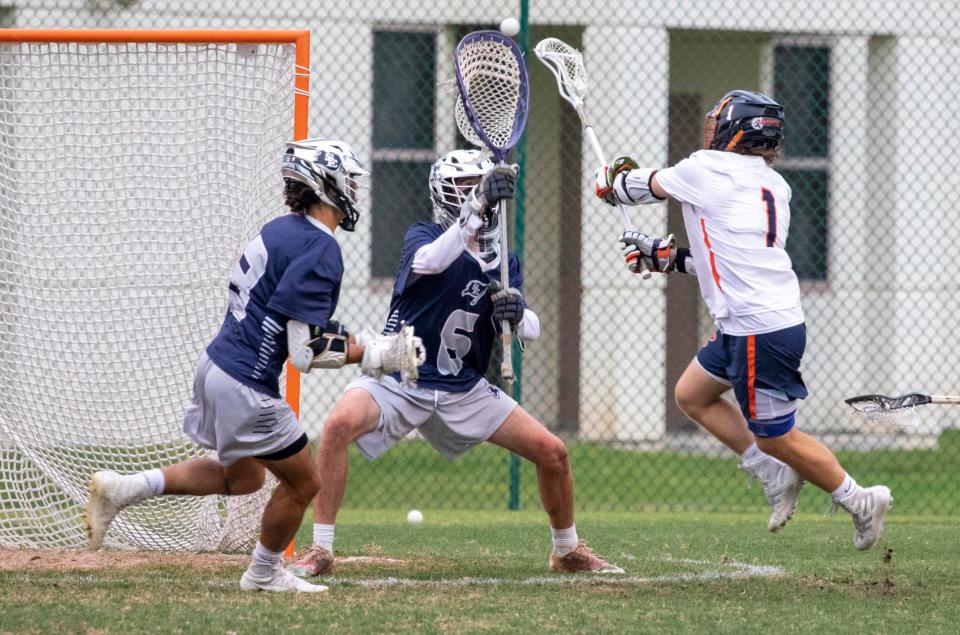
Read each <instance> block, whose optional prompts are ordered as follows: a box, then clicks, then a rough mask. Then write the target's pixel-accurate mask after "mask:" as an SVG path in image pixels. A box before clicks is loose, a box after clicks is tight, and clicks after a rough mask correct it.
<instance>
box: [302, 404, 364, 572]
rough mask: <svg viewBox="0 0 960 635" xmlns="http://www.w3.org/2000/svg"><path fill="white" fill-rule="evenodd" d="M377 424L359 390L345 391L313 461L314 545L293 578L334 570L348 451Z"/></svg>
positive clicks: (327, 425) (308, 550)
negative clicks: (316, 483) (316, 486)
mask: <svg viewBox="0 0 960 635" xmlns="http://www.w3.org/2000/svg"><path fill="white" fill-rule="evenodd" d="M379 420H380V406H378V405H377V402H376V401H374V399H373V397H371V396H370V393H368V392H367V391H365V390H361V389H354V390H348V391H347V392H346V393H345V394H344V395H343V397H341V398H340V399H338V400H337V403H336V405H335V406H334V407H333V411H332V412H331V413H330V416H329V417H327V421H326V422H325V423H324V427H323V435H322V436H321V437H320V443H319V444H318V446H317V454H316V461H315V462H316V465H317V476H318V481H319V490H318V491H317V495H316V498H314V501H313V523H314V525H313V532H314V536H313V544H312V545H311V546H310V547H308V548H307V549H305V550H303V551H302V552H300V553H298V554H297V557H296V558H295V559H294V562H293V564H291V565H290V571H291V572H293V573H294V574H296V575H298V576H315V575H321V574H324V573H328V572H330V571H332V570H333V567H334V557H333V537H334V527H335V523H336V522H337V512H338V511H339V510H340V505H341V503H343V494H344V492H345V491H346V489H347V448H349V447H350V444H351V443H353V442H354V441H356V440H357V439H359V438H360V437H361V436H363V435H364V434H366V433H367V432H370V431H372V430H375V429H376V428H377V424H378V422H379Z"/></svg>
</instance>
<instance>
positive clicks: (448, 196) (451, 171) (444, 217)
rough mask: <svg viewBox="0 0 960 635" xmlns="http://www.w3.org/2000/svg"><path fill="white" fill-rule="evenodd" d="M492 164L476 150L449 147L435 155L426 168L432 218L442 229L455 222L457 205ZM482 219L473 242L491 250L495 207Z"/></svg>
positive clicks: (496, 236) (495, 238)
mask: <svg viewBox="0 0 960 635" xmlns="http://www.w3.org/2000/svg"><path fill="white" fill-rule="evenodd" d="M493 168H494V164H493V162H492V161H491V160H490V159H489V158H487V157H486V156H484V155H483V154H482V153H481V152H480V151H479V150H453V151H452V152H448V153H446V154H445V155H443V156H442V157H440V158H439V159H437V161H436V162H435V163H434V164H433V166H432V167H431V168H430V198H431V200H432V201H433V218H434V221H435V222H436V223H438V224H439V225H440V226H442V227H443V228H444V229H446V228H448V227H450V226H451V225H453V224H454V223H456V222H458V221H459V219H460V208H461V207H463V204H464V203H465V202H466V201H467V199H468V198H469V197H470V194H471V192H473V190H474V188H475V187H477V185H478V184H479V183H480V180H481V179H482V178H483V175H484V174H486V173H487V172H489V171H490V170H492V169H493ZM483 221H484V222H483V226H482V227H481V228H480V230H479V231H478V232H477V242H478V243H479V245H480V251H482V252H492V251H494V250H495V249H496V247H497V245H499V243H500V226H499V219H498V217H497V214H496V211H493V212H489V211H487V212H485V213H484V219H483Z"/></svg>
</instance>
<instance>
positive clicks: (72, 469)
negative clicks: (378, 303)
mask: <svg viewBox="0 0 960 635" xmlns="http://www.w3.org/2000/svg"><path fill="white" fill-rule="evenodd" d="M295 73H296V66H295V47H294V45H293V44H258V45H249V44H239V45H238V44H157V43H91V44H86V43H22V42H20V43H0V546H5V547H17V546H19V547H42V548H52V547H57V548H70V547H80V546H83V545H84V544H85V542H86V536H85V534H84V530H83V523H82V509H83V504H84V503H85V502H86V499H87V495H88V490H87V487H88V481H89V477H90V474H91V473H92V472H94V471H96V470H102V469H111V470H115V471H117V472H121V473H132V472H136V471H139V470H143V469H147V468H151V467H159V466H161V465H164V464H170V463H173V462H177V461H181V460H183V459H186V458H188V457H191V456H195V455H198V454H201V453H202V451H201V450H199V448H197V447H196V446H194V445H193V444H192V443H191V442H190V441H189V440H188V439H187V438H186V437H185V436H184V435H183V433H182V432H181V422H182V415H183V410H184V407H185V406H186V404H187V403H188V402H189V400H190V396H191V390H192V376H193V369H194V365H195V363H196V361H197V358H198V356H199V354H200V352H201V351H202V350H203V348H204V346H205V345H206V344H207V343H208V342H209V340H210V339H211V338H212V337H213V336H214V335H215V334H216V332H217V329H218V327H219V325H220V322H221V320H222V318H223V315H224V311H225V310H226V303H227V286H226V285H227V277H228V275H229V272H230V270H231V268H232V266H233V264H234V261H235V258H236V257H237V255H238V254H239V253H240V250H241V249H242V247H243V245H244V244H245V242H246V241H247V240H248V239H249V238H251V237H252V235H253V234H255V232H256V231H257V229H258V228H259V226H260V225H262V224H263V223H264V222H265V221H267V220H268V219H269V218H271V217H273V216H275V215H276V214H278V213H280V212H281V211H282V210H283V207H282V196H281V194H282V183H281V180H280V177H279V169H280V168H279V166H280V158H281V156H282V152H283V144H284V142H285V141H287V140H288V139H290V138H291V137H292V133H293V103H294V79H295ZM268 493H269V492H268V491H266V490H264V491H261V492H260V493H258V494H255V495H252V496H245V497H237V498H229V499H228V498H225V497H216V496H213V497H206V498H190V497H161V498H157V499H152V500H150V501H148V502H146V503H144V504H142V505H140V506H137V507H134V508H131V509H128V510H126V511H124V512H123V513H122V514H121V515H120V516H119V517H118V518H117V520H116V521H115V522H114V524H113V526H112V528H111V530H110V532H109V534H108V536H107V541H106V544H107V545H109V546H113V547H119V548H141V549H163V550H221V551H237V550H244V549H247V548H248V547H249V546H250V545H251V544H252V540H253V538H254V537H255V535H256V534H257V532H258V528H259V515H260V511H261V509H262V506H263V504H264V503H265V500H266V497H267V495H268Z"/></svg>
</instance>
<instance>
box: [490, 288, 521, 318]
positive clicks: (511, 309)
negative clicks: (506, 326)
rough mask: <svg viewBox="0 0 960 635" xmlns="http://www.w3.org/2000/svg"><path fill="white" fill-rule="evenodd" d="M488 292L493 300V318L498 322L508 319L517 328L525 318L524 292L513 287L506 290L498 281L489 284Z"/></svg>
mask: <svg viewBox="0 0 960 635" xmlns="http://www.w3.org/2000/svg"><path fill="white" fill-rule="evenodd" d="M487 293H489V294H490V300H492V301H493V318H494V319H495V320H496V321H497V322H500V321H502V320H506V321H507V322H509V323H510V326H511V327H512V328H514V329H516V328H517V324H519V322H520V320H522V319H523V294H521V293H520V291H519V290H518V289H514V288H513V287H510V288H509V289H506V290H504V288H503V285H501V284H500V283H499V282H496V281H494V282H491V283H490V284H488V285H487Z"/></svg>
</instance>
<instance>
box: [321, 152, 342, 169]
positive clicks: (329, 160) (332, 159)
mask: <svg viewBox="0 0 960 635" xmlns="http://www.w3.org/2000/svg"><path fill="white" fill-rule="evenodd" d="M317 163H320V164H322V165H323V167H325V168H327V169H328V170H330V171H331V172H336V171H337V170H339V169H340V166H341V165H342V164H343V161H341V160H340V157H339V156H338V155H336V154H334V153H333V152H327V151H326V150H321V151H320V152H317Z"/></svg>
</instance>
